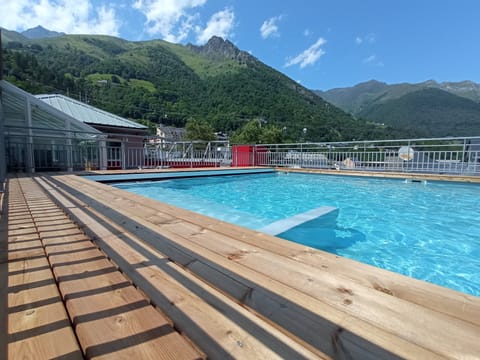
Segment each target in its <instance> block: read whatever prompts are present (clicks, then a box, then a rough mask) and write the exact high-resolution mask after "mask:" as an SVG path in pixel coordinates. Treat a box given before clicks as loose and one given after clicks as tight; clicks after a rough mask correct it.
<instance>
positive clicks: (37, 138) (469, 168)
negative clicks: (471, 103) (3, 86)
mask: <svg viewBox="0 0 480 360" xmlns="http://www.w3.org/2000/svg"><path fill="white" fill-rule="evenodd" d="M24 130H25V129H24ZM240 148H241V149H242V151H246V152H240ZM5 157H6V163H7V168H8V170H9V171H25V172H31V171H78V170H97V169H98V170H104V169H112V170H113V169H139V168H141V169H145V168H166V167H173V168H182V167H183V168H195V167H219V166H252V165H255V166H275V167H293V168H317V169H337V170H362V171H385V172H405V173H435V174H461V175H480V137H466V138H438V139H405V140H385V141H352V142H341V143H340V142H332V143H296V144H267V145H251V146H237V147H236V146H233V148H232V147H231V146H230V145H229V143H228V142H226V141H212V142H199V141H194V142H169V141H166V140H165V139H162V140H161V141H159V140H158V138H157V139H148V138H147V139H145V138H144V137H138V136H137V137H135V136H131V135H128V136H123V135H119V134H101V135H99V134H98V133H97V134H86V133H75V132H72V131H69V132H66V131H65V130H54V129H48V131H47V130H46V129H42V131H39V130H38V129H31V131H24V132H23V134H22V133H19V131H18V129H8V128H7V129H6V132H5Z"/></svg>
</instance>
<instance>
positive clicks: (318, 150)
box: [253, 137, 480, 175]
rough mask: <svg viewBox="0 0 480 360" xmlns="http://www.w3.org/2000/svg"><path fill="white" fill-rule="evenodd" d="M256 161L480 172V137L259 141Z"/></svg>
mask: <svg viewBox="0 0 480 360" xmlns="http://www.w3.org/2000/svg"><path fill="white" fill-rule="evenodd" d="M253 151H254V152H255V158H256V164H257V165H262V166H278V167H301V168H320V169H337V170H365V171H392V172H409V173H435V174H464V175H480V137H470V138H440V139H406V140H386V141H364V142H342V143H305V144H269V145H257V146H255V148H254V150H253Z"/></svg>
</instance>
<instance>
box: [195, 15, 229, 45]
mask: <svg viewBox="0 0 480 360" xmlns="http://www.w3.org/2000/svg"><path fill="white" fill-rule="evenodd" d="M234 25H235V14H234V13H233V10H231V9H225V10H222V11H219V12H217V13H215V14H213V15H212V17H211V18H210V20H209V21H208V23H207V26H206V27H205V28H203V29H202V28H201V27H199V26H197V27H196V32H197V43H198V44H203V43H206V42H207V41H208V40H209V39H210V38H211V37H212V36H214V35H216V36H220V37H222V38H224V39H225V38H228V37H229V36H231V33H232V30H233V27H234Z"/></svg>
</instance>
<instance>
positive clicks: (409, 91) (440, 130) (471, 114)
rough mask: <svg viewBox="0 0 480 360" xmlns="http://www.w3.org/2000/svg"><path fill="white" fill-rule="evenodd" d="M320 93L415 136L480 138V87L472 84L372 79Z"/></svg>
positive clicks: (355, 113)
mask: <svg viewBox="0 0 480 360" xmlns="http://www.w3.org/2000/svg"><path fill="white" fill-rule="evenodd" d="M317 93H318V94H319V95H320V96H322V97H323V98H324V99H326V100H327V101H330V102H332V103H333V104H335V105H337V106H338V107H340V108H341V109H343V110H344V111H346V112H348V113H350V114H352V115H353V116H356V117H363V118H366V119H369V120H372V121H375V122H379V123H384V124H387V125H390V126H395V127H399V128H402V129H403V130H405V131H407V132H408V133H409V134H411V135H412V134H413V135H414V136H420V137H445V136H468V135H469V136H478V135H480V84H476V83H474V82H472V81H462V82H456V83H455V82H444V83H437V82H435V81H426V82H423V83H418V84H409V83H403V84H392V85H388V84H386V83H382V82H379V81H375V80H372V81H368V82H365V83H361V84H358V85H355V86H353V87H349V88H339V89H332V90H328V91H325V92H323V91H318V92H317Z"/></svg>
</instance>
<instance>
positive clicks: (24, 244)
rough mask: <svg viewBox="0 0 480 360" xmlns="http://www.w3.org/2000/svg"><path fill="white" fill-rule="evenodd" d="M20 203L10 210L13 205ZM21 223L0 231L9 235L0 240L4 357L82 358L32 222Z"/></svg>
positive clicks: (11, 189) (16, 189)
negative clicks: (1, 249) (1, 248)
mask: <svg viewBox="0 0 480 360" xmlns="http://www.w3.org/2000/svg"><path fill="white" fill-rule="evenodd" d="M10 183H12V180H10ZM12 185H13V186H10V187H9V192H10V193H11V194H12V195H13V196H14V197H15V198H16V199H19V198H21V189H20V188H19V186H18V184H17V183H16V181H15V180H13V184H12ZM19 202H20V201H18V200H17V201H15V202H14V204H12V205H15V206H17V205H18V203H19ZM16 209H19V207H18V206H17V207H16ZM23 211H24V210H23ZM25 220H26V221H24V222H23V223H21V224H10V225H9V227H8V230H7V231H5V230H4V231H5V232H6V233H7V234H9V235H10V236H8V240H7V239H2V242H3V241H4V242H5V244H6V243H7V241H8V263H7V262H6V261H5V262H4V261H2V265H3V264H5V266H6V269H7V273H8V275H7V276H8V280H7V279H5V277H6V276H5V275H6V274H4V267H2V278H4V279H5V280H7V281H5V284H6V285H7V287H8V289H7V291H6V292H5V294H6V295H7V294H8V295H7V296H8V297H7V299H8V300H7V301H8V308H7V309H6V311H5V314H8V315H7V316H8V319H5V324H6V329H5V330H6V331H5V332H4V334H8V335H7V336H1V337H2V338H4V339H5V341H6V342H7V343H8V345H7V344H5V345H7V346H6V347H5V349H8V353H7V354H4V355H6V356H5V358H7V356H8V358H10V359H14V358H35V359H51V358H61V357H63V358H65V359H67V358H68V359H81V358H83V356H82V353H81V351H80V348H79V346H78V343H77V340H76V338H75V336H74V333H73V330H72V328H71V325H70V322H69V320H68V317H67V314H66V311H65V308H64V306H63V302H62V300H61V298H60V295H59V292H58V289H57V286H56V284H55V280H54V278H53V275H52V272H51V270H50V266H49V263H48V261H47V259H46V256H45V252H44V250H43V247H42V244H41V241H40V240H39V237H38V234H37V233H36V232H35V227H34V224H33V220H32V219H31V218H30V219H28V218H27V217H25ZM3 301H4V300H3ZM2 308H5V306H2ZM59 339H61V341H59Z"/></svg>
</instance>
